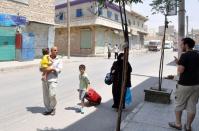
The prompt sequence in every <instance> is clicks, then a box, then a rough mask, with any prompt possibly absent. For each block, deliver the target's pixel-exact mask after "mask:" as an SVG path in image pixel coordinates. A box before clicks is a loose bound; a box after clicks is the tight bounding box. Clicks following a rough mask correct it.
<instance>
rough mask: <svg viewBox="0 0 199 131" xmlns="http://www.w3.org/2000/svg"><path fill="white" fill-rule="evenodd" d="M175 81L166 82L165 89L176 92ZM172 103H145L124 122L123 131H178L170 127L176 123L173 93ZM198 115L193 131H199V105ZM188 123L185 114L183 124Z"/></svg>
mask: <svg viewBox="0 0 199 131" xmlns="http://www.w3.org/2000/svg"><path fill="white" fill-rule="evenodd" d="M175 84H176V82H175V81H171V80H165V81H164V82H163V87H164V88H171V89H173V92H174V91H175ZM171 99H172V103H171V104H169V105H167V104H156V103H150V102H144V103H141V104H140V105H138V107H137V108H136V109H134V110H133V111H132V112H131V113H130V114H129V115H128V116H127V117H126V119H125V120H124V121H122V124H121V128H122V131H176V130H175V129H173V128H170V127H169V126H168V122H173V121H175V115H174V95H173V93H172V98H171ZM197 109H198V111H197V115H196V118H195V120H194V122H193V125H192V126H193V127H192V129H193V131H199V126H198V123H199V104H198V105H197ZM185 122H186V112H184V113H183V117H182V123H183V125H184V123H185Z"/></svg>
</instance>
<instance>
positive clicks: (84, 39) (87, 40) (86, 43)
mask: <svg viewBox="0 0 199 131" xmlns="http://www.w3.org/2000/svg"><path fill="white" fill-rule="evenodd" d="M91 40H92V39H91V31H90V30H89V29H84V30H81V44H80V48H81V49H90V48H91Z"/></svg>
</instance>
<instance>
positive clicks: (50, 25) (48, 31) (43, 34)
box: [0, 0, 55, 57]
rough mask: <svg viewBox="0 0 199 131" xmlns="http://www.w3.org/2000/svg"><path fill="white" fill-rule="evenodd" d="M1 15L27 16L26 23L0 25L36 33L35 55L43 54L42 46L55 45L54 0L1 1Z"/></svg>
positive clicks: (1, 27)
mask: <svg viewBox="0 0 199 131" xmlns="http://www.w3.org/2000/svg"><path fill="white" fill-rule="evenodd" d="M0 15H6V16H11V15H12V16H16V17H17V16H22V17H25V18H26V24H25V25H22V26H19V25H18V26H12V27H4V26H0V29H1V30H4V29H5V30H6V29H8V28H15V29H16V31H20V32H21V33H23V32H32V33H33V34H34V35H35V45H34V48H35V57H40V56H41V55H42V54H41V49H42V48H46V47H52V46H53V45H54V34H55V29H54V25H55V22H54V18H55V5H54V0H3V1H0Z"/></svg>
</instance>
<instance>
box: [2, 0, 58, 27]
mask: <svg viewBox="0 0 199 131" xmlns="http://www.w3.org/2000/svg"><path fill="white" fill-rule="evenodd" d="M0 12H1V13H5V14H12V15H17V14H18V13H19V15H20V16H25V17H26V18H27V19H28V20H29V21H37V22H44V23H54V17H55V7H54V0H29V2H28V4H23V3H19V2H14V1H7V0H3V1H0Z"/></svg>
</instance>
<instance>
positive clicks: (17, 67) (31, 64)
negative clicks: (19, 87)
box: [0, 59, 73, 72]
mask: <svg viewBox="0 0 199 131" xmlns="http://www.w3.org/2000/svg"><path fill="white" fill-rule="evenodd" d="M26 62H27V61H26ZM31 62H33V61H31ZM65 62H67V63H71V62H73V61H72V60H67V59H63V63H65ZM9 64H14V63H9ZM36 66H37V67H39V61H35V62H34V63H27V64H25V65H24V64H22V65H15V66H9V67H6V66H5V67H0V72H7V71H13V70H18V69H27V68H32V67H36Z"/></svg>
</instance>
